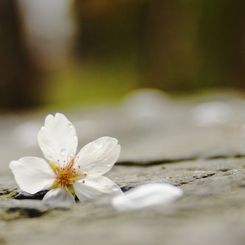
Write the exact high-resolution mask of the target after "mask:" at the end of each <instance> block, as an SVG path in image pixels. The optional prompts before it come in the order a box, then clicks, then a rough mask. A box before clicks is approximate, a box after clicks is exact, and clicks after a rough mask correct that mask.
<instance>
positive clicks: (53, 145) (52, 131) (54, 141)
mask: <svg viewBox="0 0 245 245" xmlns="http://www.w3.org/2000/svg"><path fill="white" fill-rule="evenodd" d="M38 143H39V146H40V148H41V150H42V152H43V154H44V156H45V157H46V158H47V159H48V160H49V161H51V162H54V163H56V164H59V165H60V166H61V167H63V166H64V165H66V164H67V161H69V160H70V158H71V157H73V156H74V155H75V154H76V150H77V144H78V140H77V135H76V130H75V128H74V126H73V125H72V123H71V122H70V121H69V120H68V119H67V118H66V117H65V116H64V115H63V114H60V113H56V114H55V116H52V115H48V116H47V117H46V120H45V125H44V127H42V128H41V129H40V131H39V133H38Z"/></svg>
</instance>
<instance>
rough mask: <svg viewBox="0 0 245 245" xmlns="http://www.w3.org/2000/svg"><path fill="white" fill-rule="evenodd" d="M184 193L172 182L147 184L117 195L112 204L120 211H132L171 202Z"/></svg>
mask: <svg viewBox="0 0 245 245" xmlns="http://www.w3.org/2000/svg"><path fill="white" fill-rule="evenodd" d="M182 195H183V191H182V189H180V188H179V187H176V186H173V185H170V184H164V183H163V184H146V185H141V186H138V187H136V188H134V189H131V190H129V191H127V192H125V195H118V196H115V197H114V198H113V199H112V200H111V205H112V206H113V207H114V208H115V209H116V210H118V211H131V210H139V209H143V208H148V207H151V206H155V205H161V204H166V203H171V202H173V201H175V200H177V199H178V198H180V197H181V196H182Z"/></svg>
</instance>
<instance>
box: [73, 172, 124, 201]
mask: <svg viewBox="0 0 245 245" xmlns="http://www.w3.org/2000/svg"><path fill="white" fill-rule="evenodd" d="M84 181H85V182H84V183H83V180H79V181H77V182H75V183H74V184H73V186H74V189H75V192H76V195H77V197H78V198H79V200H83V199H84V197H85V198H87V199H95V198H97V197H99V196H101V195H105V194H107V195H118V194H121V193H122V191H121V189H120V187H119V186H118V185H117V184H115V183H114V182H113V181H112V180H110V179H108V178H107V177H104V176H96V177H87V178H86V179H85V180H84Z"/></svg>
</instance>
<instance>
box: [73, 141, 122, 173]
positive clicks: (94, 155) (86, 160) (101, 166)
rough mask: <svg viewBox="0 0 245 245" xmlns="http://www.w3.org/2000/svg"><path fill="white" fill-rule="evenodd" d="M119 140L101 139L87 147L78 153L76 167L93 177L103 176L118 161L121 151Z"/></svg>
mask: <svg viewBox="0 0 245 245" xmlns="http://www.w3.org/2000/svg"><path fill="white" fill-rule="evenodd" d="M117 143H118V140H117V139H115V138H111V137H101V138H99V139H97V140H95V141H93V142H91V143H89V144H87V145H85V146H84V147H83V148H82V149H81V150H80V152H79V153H78V155H77V157H76V160H75V165H74V167H75V168H77V169H79V168H80V169H81V171H82V172H87V173H88V174H92V175H102V174H104V173H106V172H107V171H109V170H110V169H111V168H112V167H113V165H114V163H115V162H116V161H117V159H118V156H119V154H120V151H121V147H120V145H118V144H117Z"/></svg>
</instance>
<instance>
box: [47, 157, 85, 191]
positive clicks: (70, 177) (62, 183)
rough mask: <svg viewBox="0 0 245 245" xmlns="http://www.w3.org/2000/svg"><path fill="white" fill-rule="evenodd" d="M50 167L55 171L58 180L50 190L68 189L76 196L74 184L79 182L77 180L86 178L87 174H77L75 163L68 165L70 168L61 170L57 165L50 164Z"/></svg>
mask: <svg viewBox="0 0 245 245" xmlns="http://www.w3.org/2000/svg"><path fill="white" fill-rule="evenodd" d="M49 165H50V167H51V168H52V169H53V170H54V172H55V175H56V180H55V181H54V183H53V185H52V186H50V187H49V189H54V188H67V189H68V190H69V191H70V192H71V193H72V194H74V189H73V186H72V184H73V183H74V182H76V181H77V179H80V178H84V177H86V176H87V174H86V173H82V174H81V173H79V174H78V173H77V170H76V168H73V167H72V166H73V161H72V162H71V163H70V164H68V166H66V167H64V168H61V167H59V166H57V165H56V164H54V163H52V162H49Z"/></svg>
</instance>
